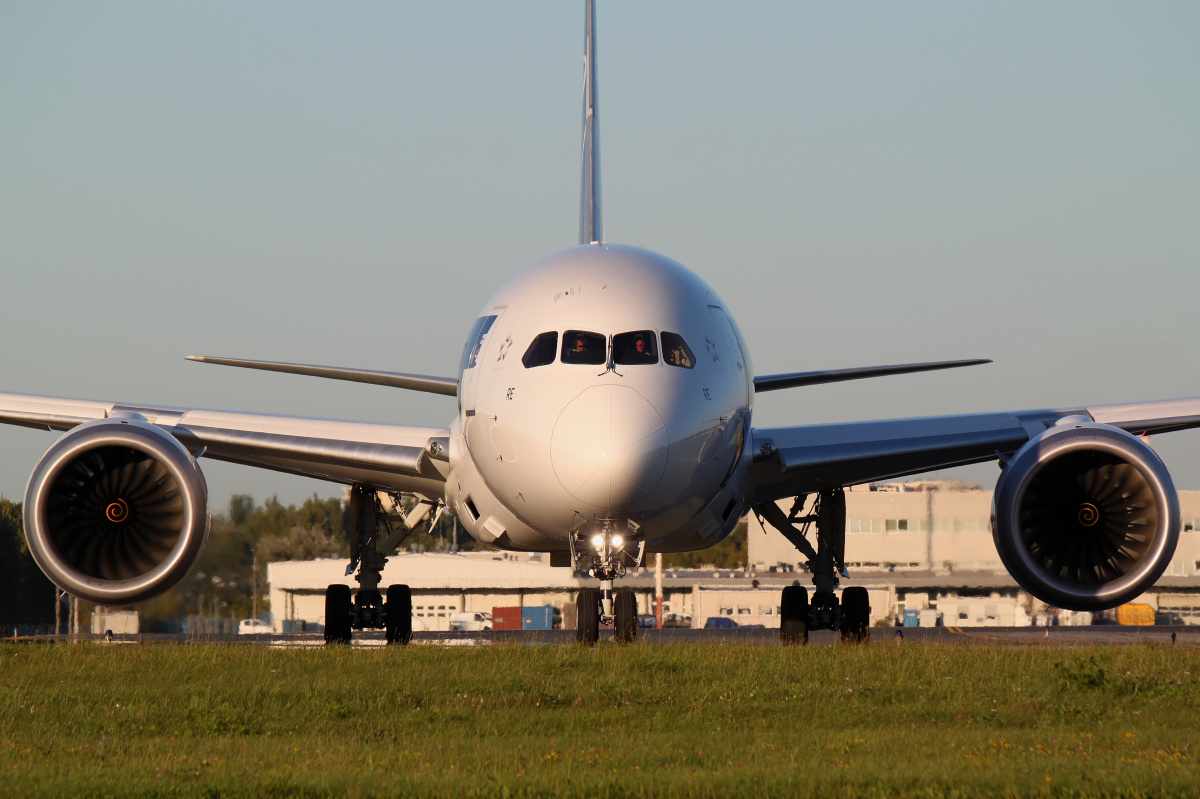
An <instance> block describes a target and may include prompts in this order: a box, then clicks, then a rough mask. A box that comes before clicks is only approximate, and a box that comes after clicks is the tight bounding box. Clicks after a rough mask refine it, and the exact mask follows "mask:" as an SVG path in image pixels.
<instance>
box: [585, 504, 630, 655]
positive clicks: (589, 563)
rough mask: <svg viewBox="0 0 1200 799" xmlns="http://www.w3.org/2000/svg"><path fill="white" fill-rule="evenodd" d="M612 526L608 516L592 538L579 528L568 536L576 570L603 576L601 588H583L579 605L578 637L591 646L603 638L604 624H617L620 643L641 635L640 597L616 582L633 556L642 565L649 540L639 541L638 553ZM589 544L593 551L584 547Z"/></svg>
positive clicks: (601, 577) (615, 630) (616, 634)
mask: <svg viewBox="0 0 1200 799" xmlns="http://www.w3.org/2000/svg"><path fill="white" fill-rule="evenodd" d="M612 528H613V522H612V520H609V519H604V520H601V528H600V531H599V532H597V533H596V534H595V535H593V536H592V537H591V539H590V540H588V541H585V540H584V537H583V535H582V534H581V533H580V531H579V529H578V528H577V529H575V530H572V531H571V533H570V535H569V536H568V538H567V540H568V542H569V544H570V547H571V563H572V564H573V566H574V569H575V571H576V572H583V573H586V574H589V575H590V576H592V577H596V578H599V580H600V588H599V589H595V588H584V589H582V590H581V591H580V592H579V597H578V599H577V600H576V605H575V608H576V611H577V613H576V624H575V640H576V641H578V642H579V643H581V644H585V645H587V646H591V645H593V644H595V643H596V641H598V640H599V639H600V625H601V624H611V625H613V628H614V636H613V637H614V638H615V639H616V641H617V642H618V643H623V644H628V643H632V642H633V640H634V638H635V637H637V598H636V597H635V596H634V595H633V591H631V590H630V589H628V588H622V589H615V588H614V587H613V582H614V581H615V580H616V579H617V578H618V577H624V576H625V564H626V561H630V560H631V561H632V562H633V565H634V566H640V565H641V563H642V557H643V555H645V552H646V541H645V539H640V540H639V541H638V546H637V555H636V556H635V555H633V553H631V552H629V551H628V550H627V547H628V546H629V544H630V542H629V541H627V540H626V539H625V537H624V536H622V535H621V534H619V533H616V532H613V529H612ZM588 544H590V549H591V550H592V551H591V552H586V551H581V550H584V549H585V548H586V547H587V545H588Z"/></svg>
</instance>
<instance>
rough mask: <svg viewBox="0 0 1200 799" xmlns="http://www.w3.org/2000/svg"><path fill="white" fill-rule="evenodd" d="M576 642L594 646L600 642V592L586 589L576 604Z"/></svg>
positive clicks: (581, 591)
mask: <svg viewBox="0 0 1200 799" xmlns="http://www.w3.org/2000/svg"><path fill="white" fill-rule="evenodd" d="M575 609H576V614H575V618H576V621H575V640H576V641H578V642H579V643H581V644H584V645H585V646H593V645H595V643H596V642H597V641H598V640H600V592H599V591H598V590H597V589H595V588H584V589H581V590H580V592H579V598H578V599H577V600H576V602H575Z"/></svg>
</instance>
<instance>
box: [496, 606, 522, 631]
mask: <svg viewBox="0 0 1200 799" xmlns="http://www.w3.org/2000/svg"><path fill="white" fill-rule="evenodd" d="M521 610H522V609H521V608H492V629H493V630H519V629H521Z"/></svg>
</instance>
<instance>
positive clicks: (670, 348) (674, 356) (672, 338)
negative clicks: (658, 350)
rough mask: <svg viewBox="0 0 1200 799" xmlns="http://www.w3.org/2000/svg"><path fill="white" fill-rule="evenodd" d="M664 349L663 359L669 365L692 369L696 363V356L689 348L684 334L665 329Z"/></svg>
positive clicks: (663, 336)
mask: <svg viewBox="0 0 1200 799" xmlns="http://www.w3.org/2000/svg"><path fill="white" fill-rule="evenodd" d="M662 351H663V360H664V361H666V362H667V365H668V366H682V367H683V368H684V369H691V368H692V367H693V366H695V365H696V358H695V357H694V356H693V355H692V351H691V350H690V349H688V345H687V343H686V342H685V341H684V340H683V336H681V335H679V334H678V333H668V332H666V331H665V330H664V331H663V333H662Z"/></svg>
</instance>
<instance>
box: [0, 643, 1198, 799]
mask: <svg viewBox="0 0 1200 799" xmlns="http://www.w3.org/2000/svg"><path fill="white" fill-rule="evenodd" d="M1198 667H1200V652H1197V651H1196V650H1191V649H1186V648H1183V647H1171V646H1160V645H1133V646H1127V647H1120V648H1080V649H1052V648H1042V647H1036V648H1035V647H991V646H979V647H971V646H953V647H939V646H915V645H911V644H908V645H904V646H892V645H886V646H862V647H853V646H833V647H826V648H810V649H807V650H795V649H782V648H778V647H764V646H726V645H704V646H688V645H679V646H653V647H647V646H633V647H629V648H624V649H622V648H618V647H616V646H612V645H602V646H600V647H597V648H596V649H595V650H584V649H580V648H576V647H573V646H571V647H526V646H518V645H504V646H494V647H485V648H476V649H444V648H437V647H429V646H419V647H418V646H414V647H410V648H409V649H407V650H395V649H392V650H349V649H337V650H333V651H324V650H299V651H297V650H293V651H276V650H268V649H260V648H253V647H223V646H217V645H182V646H149V645H146V646H101V645H95V644H84V645H79V646H70V645H58V646H15V645H4V646H0V793H2V794H6V795H40V794H72V795H74V794H92V795H99V794H104V795H111V794H134V793H136V794H172V793H178V794H187V795H196V794H216V793H221V794H228V795H248V794H303V795H317V794H348V795H376V794H387V795H394V794H421V795H431V796H455V797H457V796H471V795H480V796H503V795H509V796H520V795H569V796H628V795H635V796H727V795H731V794H744V795H755V796H760V795H771V796H793V795H815V796H855V795H877V796H894V795H907V796H941V795H950V796H995V795H1014V796H1030V795H1054V796H1075V795H1088V796H1093V795H1094V796H1101V795H1110V796H1165V795H1171V796H1178V795H1197V794H1200V770H1198V769H1197V761H1196V756H1197V754H1200V748H1198V747H1200V734H1198V731H1200V684H1198V682H1197V678H1198V677H1200V668H1198Z"/></svg>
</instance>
